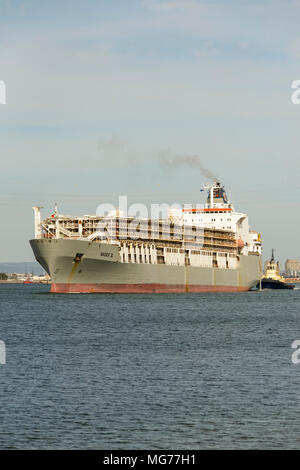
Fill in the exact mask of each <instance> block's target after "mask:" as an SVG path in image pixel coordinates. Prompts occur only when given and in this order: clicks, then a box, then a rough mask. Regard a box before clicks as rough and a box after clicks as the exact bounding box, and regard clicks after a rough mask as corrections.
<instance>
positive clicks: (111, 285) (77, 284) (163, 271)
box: [30, 181, 262, 293]
mask: <svg viewBox="0 0 300 470" xmlns="http://www.w3.org/2000/svg"><path fill="white" fill-rule="evenodd" d="M205 190H207V199H206V202H205V204H197V205H196V206H195V207H193V206H189V207H187V206H186V205H184V206H181V207H180V208H172V207H171V209H170V210H169V212H168V213H167V215H166V216H165V217H164V218H157V219H154V218H149V219H148V218H139V219H136V218H133V217H128V216H126V215H124V213H122V212H121V211H120V210H119V209H116V210H115V211H112V213H108V214H105V215H86V216H82V217H72V216H66V215H62V214H60V213H59V211H58V209H57V207H56V209H55V211H54V213H53V214H52V215H51V216H49V217H47V218H45V219H43V220H41V207H40V206H35V207H33V210H34V214H35V216H34V217H35V238H34V239H32V240H30V245H31V247H32V250H33V252H34V255H35V258H36V260H37V261H38V262H39V263H40V264H41V266H42V267H43V268H44V269H45V270H46V272H47V273H48V274H49V275H50V276H51V292H53V293H98V292H99V293H100V292H102V293H187V292H191V293H193V292H242V291H248V290H250V289H252V288H253V287H255V286H256V285H257V282H258V281H259V280H260V278H261V250H262V244H261V238H260V234H259V233H257V232H255V231H252V230H250V228H249V222H248V216H247V214H245V213H241V212H236V211H235V210H234V208H233V206H232V205H231V203H230V202H229V200H228V198H227V195H226V192H225V189H224V187H223V186H222V185H221V183H220V182H218V181H214V182H213V183H211V184H210V185H207V186H205Z"/></svg>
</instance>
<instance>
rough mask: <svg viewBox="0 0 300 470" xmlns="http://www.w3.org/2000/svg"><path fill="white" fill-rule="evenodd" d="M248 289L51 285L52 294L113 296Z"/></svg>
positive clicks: (133, 285)
mask: <svg viewBox="0 0 300 470" xmlns="http://www.w3.org/2000/svg"><path fill="white" fill-rule="evenodd" d="M248 290H249V288H248V287H238V286H203V285H202V286H198V285H190V286H186V285H184V284H51V292H53V293H59V294H63V293H74V294H75V293H82V294H96V293H106V294H108V293H114V294H122V293H123V294H129V293H130V294H138V293H143V294H146V293H148V294H154V293H156V294H162V293H185V292H246V291H248Z"/></svg>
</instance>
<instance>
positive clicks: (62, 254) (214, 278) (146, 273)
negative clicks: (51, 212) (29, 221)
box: [30, 239, 261, 293]
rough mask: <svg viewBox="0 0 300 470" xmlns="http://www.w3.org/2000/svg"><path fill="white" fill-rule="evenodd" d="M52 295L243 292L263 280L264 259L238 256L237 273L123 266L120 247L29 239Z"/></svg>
mask: <svg viewBox="0 0 300 470" xmlns="http://www.w3.org/2000/svg"><path fill="white" fill-rule="evenodd" d="M30 244H31V247H32V249H33V252H34V254H35V257H36V259H37V261H38V262H39V263H40V264H41V265H42V266H43V268H44V269H45V270H46V271H47V272H48V274H49V275H50V276H51V279H52V284H51V292H53V293H98V292H99V293H100V292H101V293H185V292H191V293H192V292H243V291H248V290H250V289H251V288H253V287H255V285H256V284H257V282H258V280H259V278H260V266H261V260H260V256H253V255H252V256H243V255H239V261H238V266H237V268H236V269H228V268H212V267H200V266H181V265H180V266H179V265H167V264H146V263H121V262H120V257H119V251H118V246H117V245H111V244H107V243H98V242H90V241H88V240H70V239H52V240H43V239H34V240H31V241H30Z"/></svg>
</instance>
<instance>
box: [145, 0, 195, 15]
mask: <svg viewBox="0 0 300 470" xmlns="http://www.w3.org/2000/svg"><path fill="white" fill-rule="evenodd" d="M141 4H142V5H143V6H144V7H145V8H147V9H149V10H156V11H166V12H168V11H174V10H186V9H190V8H194V7H199V2H197V1H195V0H143V1H142V3H141Z"/></svg>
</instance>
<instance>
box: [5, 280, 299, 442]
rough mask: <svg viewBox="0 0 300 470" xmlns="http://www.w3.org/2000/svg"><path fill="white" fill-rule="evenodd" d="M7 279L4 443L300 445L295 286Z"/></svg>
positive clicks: (297, 319)
mask: <svg viewBox="0 0 300 470" xmlns="http://www.w3.org/2000/svg"><path fill="white" fill-rule="evenodd" d="M48 289H49V287H48V286H34V285H15V286H12V285H3V284H2V285H0V339H1V340H3V341H5V343H6V365H0V377H1V392H0V393H1V398H0V400H1V401H0V448H1V449H13V448H15V449H46V448H47V449H62V448H66V449H74V448H75V449H143V448H146V449H176V448H180V449H210V448H223V449H224V448H234V449H237V448H244V449H246V448H300V397H299V395H300V364H299V365H294V364H292V362H291V354H292V352H293V350H292V348H291V343H292V342H293V341H294V340H295V339H300V308H299V307H300V290H295V291H290V292H289V291H282V292H280V291H277V292H276V291H264V292H261V293H260V292H248V293H243V294H227V293H226V294H190V295H185V294H179V295H176V294H170V295H169V294H168V295H164V294H162V295H125V294H124V295H110V294H107V295H106V294H102V295H101V294H99V295H97V294H96V295H76V294H75V295H58V294H56V295H54V294H49V293H48Z"/></svg>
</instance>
